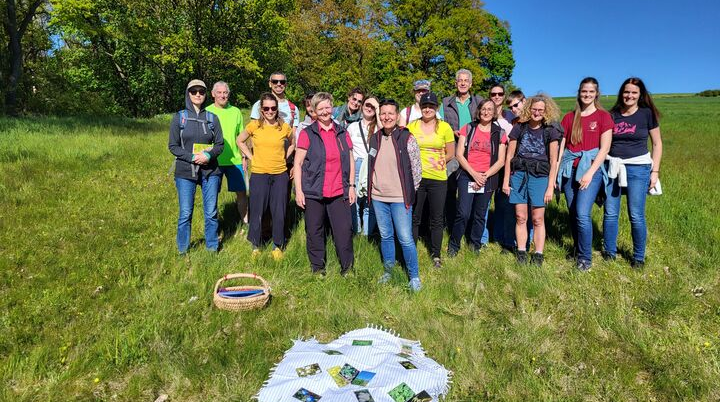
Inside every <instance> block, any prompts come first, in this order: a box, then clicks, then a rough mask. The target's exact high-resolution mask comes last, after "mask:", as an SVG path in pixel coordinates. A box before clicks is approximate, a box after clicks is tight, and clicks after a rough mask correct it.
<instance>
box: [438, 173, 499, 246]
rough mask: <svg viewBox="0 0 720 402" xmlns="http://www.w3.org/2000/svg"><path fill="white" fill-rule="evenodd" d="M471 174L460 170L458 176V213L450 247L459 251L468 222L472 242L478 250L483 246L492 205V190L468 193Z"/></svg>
mask: <svg viewBox="0 0 720 402" xmlns="http://www.w3.org/2000/svg"><path fill="white" fill-rule="evenodd" d="M471 180H472V179H470V175H468V174H467V173H466V172H464V171H463V172H460V174H459V176H458V181H457V185H458V201H457V214H456V215H455V223H454V224H453V228H452V233H451V234H450V244H449V246H448V249H449V250H450V251H452V252H455V253H457V251H458V250H460V240H462V236H463V234H465V232H466V229H467V225H468V222H469V223H470V244H471V245H472V247H473V248H475V249H476V250H479V249H480V247H481V246H482V238H483V231H484V229H485V227H486V226H487V225H486V224H485V223H486V222H487V221H486V216H487V208H488V205H490V198H491V197H492V193H493V192H492V191H489V192H485V193H478V194H474V193H468V185H469V183H471V182H472V181H471Z"/></svg>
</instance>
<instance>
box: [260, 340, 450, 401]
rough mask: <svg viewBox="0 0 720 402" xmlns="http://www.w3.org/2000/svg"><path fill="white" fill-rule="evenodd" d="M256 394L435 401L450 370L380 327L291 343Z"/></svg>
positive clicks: (446, 384)
mask: <svg viewBox="0 0 720 402" xmlns="http://www.w3.org/2000/svg"><path fill="white" fill-rule="evenodd" d="M294 342H295V344H294V345H293V346H292V347H291V348H290V350H288V351H287V352H286V353H285V357H284V358H283V359H282V361H281V362H280V363H279V364H278V365H277V366H276V367H275V369H274V370H273V371H272V372H271V375H270V379H268V381H267V382H266V383H265V384H264V386H263V387H262V389H260V392H259V393H258V394H257V395H256V396H255V398H256V399H257V400H259V401H260V402H297V401H304V402H314V401H317V400H322V401H323V402H325V401H327V402H331V401H332V402H359V401H360V402H369V401H374V402H408V401H423V402H429V401H437V400H438V399H439V397H440V395H444V394H447V391H448V389H449V383H450V376H451V372H449V371H448V370H446V369H445V367H443V366H441V365H440V364H438V363H437V362H435V361H434V360H432V359H430V358H428V357H426V356H425V351H424V350H423V349H422V347H421V346H420V342H418V341H411V340H407V339H402V338H399V337H397V336H395V335H393V334H392V333H390V332H387V331H385V330H382V329H379V328H373V327H368V328H363V329H357V330H354V331H350V332H348V333H346V334H344V335H342V336H341V337H340V338H338V339H336V340H334V341H332V342H330V343H327V344H322V343H319V342H318V341H317V340H315V339H310V340H307V341H303V340H296V341H294Z"/></svg>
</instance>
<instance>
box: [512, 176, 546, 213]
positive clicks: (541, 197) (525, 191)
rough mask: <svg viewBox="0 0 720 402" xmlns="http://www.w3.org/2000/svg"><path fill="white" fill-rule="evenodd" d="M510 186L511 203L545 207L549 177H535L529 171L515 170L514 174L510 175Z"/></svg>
mask: <svg viewBox="0 0 720 402" xmlns="http://www.w3.org/2000/svg"><path fill="white" fill-rule="evenodd" d="M525 177H527V179H525ZM523 181H524V182H525V183H523ZM510 188H511V189H512V190H511V191H510V203H511V204H530V206H532V207H544V206H545V191H547V188H548V177H547V176H543V177H535V176H533V175H531V174H529V173H527V172H513V174H512V176H510Z"/></svg>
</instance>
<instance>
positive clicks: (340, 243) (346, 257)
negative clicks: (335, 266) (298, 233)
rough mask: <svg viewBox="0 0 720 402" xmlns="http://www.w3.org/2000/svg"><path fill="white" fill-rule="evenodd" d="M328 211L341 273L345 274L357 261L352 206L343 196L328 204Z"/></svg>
mask: <svg viewBox="0 0 720 402" xmlns="http://www.w3.org/2000/svg"><path fill="white" fill-rule="evenodd" d="M350 191H352V189H350ZM326 210H327V214H328V217H329V220H330V226H331V227H332V235H333V242H334V243H335V253H336V254H337V257H338V261H340V273H341V274H345V273H346V272H347V271H348V270H349V269H350V268H352V266H353V261H354V259H355V257H354V254H353V239H352V237H353V231H352V221H351V215H350V204H349V203H348V202H347V200H345V199H344V198H343V196H339V197H335V198H334V199H333V200H332V201H330V202H328V204H327V206H326Z"/></svg>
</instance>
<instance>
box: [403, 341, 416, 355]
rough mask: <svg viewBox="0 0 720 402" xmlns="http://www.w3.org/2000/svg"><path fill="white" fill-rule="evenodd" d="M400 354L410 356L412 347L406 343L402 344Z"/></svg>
mask: <svg viewBox="0 0 720 402" xmlns="http://www.w3.org/2000/svg"><path fill="white" fill-rule="evenodd" d="M400 353H405V354H407V355H411V354H412V353H413V350H412V345H408V344H407V343H403V344H402V347H400Z"/></svg>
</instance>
